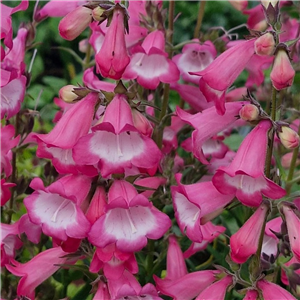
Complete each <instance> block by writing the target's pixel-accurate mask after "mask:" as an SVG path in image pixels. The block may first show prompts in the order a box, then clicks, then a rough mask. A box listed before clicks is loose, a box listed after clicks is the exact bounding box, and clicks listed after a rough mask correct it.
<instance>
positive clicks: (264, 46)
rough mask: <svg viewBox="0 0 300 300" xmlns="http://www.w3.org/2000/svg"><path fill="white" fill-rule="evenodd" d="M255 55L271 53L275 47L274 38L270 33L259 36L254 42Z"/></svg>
mask: <svg viewBox="0 0 300 300" xmlns="http://www.w3.org/2000/svg"><path fill="white" fill-rule="evenodd" d="M254 47H255V53H256V54H257V55H272V54H273V52H274V49H275V40H274V36H273V34H272V33H270V32H267V33H265V34H263V35H262V36H260V37H259V38H258V39H257V40H256V41H255V44H254Z"/></svg>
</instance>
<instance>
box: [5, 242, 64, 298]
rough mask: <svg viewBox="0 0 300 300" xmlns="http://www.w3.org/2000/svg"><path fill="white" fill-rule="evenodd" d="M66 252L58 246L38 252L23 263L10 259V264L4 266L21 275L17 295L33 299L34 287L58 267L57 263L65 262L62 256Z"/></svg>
mask: <svg viewBox="0 0 300 300" xmlns="http://www.w3.org/2000/svg"><path fill="white" fill-rule="evenodd" d="M66 254H67V253H66V252H64V251H63V250H62V249H61V248H60V247H56V248H51V249H48V250H46V251H43V252H41V253H39V254H38V255H36V256H35V257H34V258H32V259H31V260H30V261H29V262H27V263H25V264H22V263H19V262H17V261H15V260H11V263H12V265H6V268H7V269H8V271H9V272H11V273H12V274H14V275H16V276H21V277H22V278H21V280H20V281H19V284H18V289H17V294H18V296H26V297H29V298H30V299H31V300H34V299H35V297H34V290H35V288H36V287H37V286H38V285H40V284H41V283H42V282H43V281H45V280H46V279H47V278H49V277H50V276H51V275H52V274H54V273H55V272H56V271H57V270H58V269H59V268H60V266H58V264H64V263H65V262H66V260H67V258H66V257H63V256H65V255H66Z"/></svg>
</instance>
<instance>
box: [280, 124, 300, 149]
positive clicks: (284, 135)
mask: <svg viewBox="0 0 300 300" xmlns="http://www.w3.org/2000/svg"><path fill="white" fill-rule="evenodd" d="M277 135H278V137H279V139H280V141H281V143H282V145H283V146H284V147H285V148H287V149H294V148H297V147H298V146H299V141H300V139H299V135H298V134H297V132H295V131H294V130H293V129H291V128H290V127H288V126H282V127H281V128H280V130H279V131H278V132H277Z"/></svg>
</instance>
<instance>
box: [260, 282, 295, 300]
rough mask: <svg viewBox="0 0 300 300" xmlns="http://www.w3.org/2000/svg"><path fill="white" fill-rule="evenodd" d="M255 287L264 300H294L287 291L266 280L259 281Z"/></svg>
mask: <svg viewBox="0 0 300 300" xmlns="http://www.w3.org/2000/svg"><path fill="white" fill-rule="evenodd" d="M256 285H257V287H258V288H259V289H260V290H261V292H262V295H263V298H264V300H274V299H280V300H296V298H295V297H293V296H292V295H291V294H290V293H289V292H288V291H287V290H285V289H283V288H282V287H280V286H279V285H277V284H275V283H272V282H269V281H267V280H264V279H262V280H259V281H258V282H257V284H256Z"/></svg>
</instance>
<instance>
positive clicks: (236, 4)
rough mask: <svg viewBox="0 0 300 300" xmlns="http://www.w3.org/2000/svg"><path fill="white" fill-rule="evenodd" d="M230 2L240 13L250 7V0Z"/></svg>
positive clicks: (232, 0)
mask: <svg viewBox="0 0 300 300" xmlns="http://www.w3.org/2000/svg"><path fill="white" fill-rule="evenodd" d="M228 2H229V3H230V4H231V5H232V6H233V7H234V8H235V9H237V10H239V11H243V10H245V9H246V8H247V6H248V0H229V1H228Z"/></svg>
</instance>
